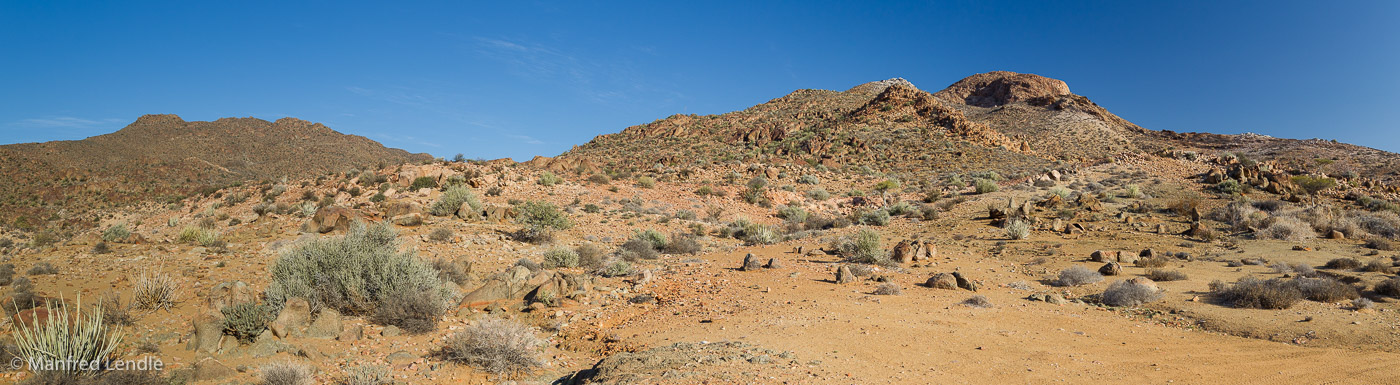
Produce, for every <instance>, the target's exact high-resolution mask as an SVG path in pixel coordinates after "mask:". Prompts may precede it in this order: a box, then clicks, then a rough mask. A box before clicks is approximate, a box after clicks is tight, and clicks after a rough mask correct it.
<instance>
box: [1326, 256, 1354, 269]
mask: <svg viewBox="0 0 1400 385" xmlns="http://www.w3.org/2000/svg"><path fill="white" fill-rule="evenodd" d="M1361 266H1362V263H1361V261H1359V260H1357V259H1356V258H1347V257H1343V258H1335V259H1332V260H1330V261H1327V264H1326V265H1323V266H1322V267H1323V268H1327V269H1343V270H1351V269H1356V268H1360V267H1361Z"/></svg>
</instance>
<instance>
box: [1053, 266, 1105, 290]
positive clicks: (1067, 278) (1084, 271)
mask: <svg viewBox="0 0 1400 385" xmlns="http://www.w3.org/2000/svg"><path fill="white" fill-rule="evenodd" d="M1099 281H1103V274H1099V272H1097V271H1093V270H1090V269H1089V268H1087V267H1084V266H1078V265H1075V266H1071V267H1069V268H1067V269H1064V270H1060V276H1059V278H1057V279H1055V286H1082V285H1088V284H1091V283H1096V282H1099Z"/></svg>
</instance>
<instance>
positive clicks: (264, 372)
mask: <svg viewBox="0 0 1400 385" xmlns="http://www.w3.org/2000/svg"><path fill="white" fill-rule="evenodd" d="M258 374H259V376H260V377H261V379H262V382H261V383H260V384H259V385H311V384H312V378H311V369H310V368H307V367H305V366H302V365H299V364H293V363H289V362H277V363H272V364H267V365H265V366H263V367H262V368H260V369H258Z"/></svg>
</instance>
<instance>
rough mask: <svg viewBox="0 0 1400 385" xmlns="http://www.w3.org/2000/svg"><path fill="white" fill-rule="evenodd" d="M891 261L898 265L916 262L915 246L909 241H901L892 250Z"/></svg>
mask: <svg viewBox="0 0 1400 385" xmlns="http://www.w3.org/2000/svg"><path fill="white" fill-rule="evenodd" d="M890 260H892V261H894V262H897V263H909V262H913V261H914V246H913V244H912V242H911V241H910V240H908V239H906V240H903V241H899V243H898V244H895V245H894V249H893V250H890Z"/></svg>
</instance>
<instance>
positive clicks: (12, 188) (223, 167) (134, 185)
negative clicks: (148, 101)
mask: <svg viewBox="0 0 1400 385" xmlns="http://www.w3.org/2000/svg"><path fill="white" fill-rule="evenodd" d="M428 158H429V156H428V155H426V154H410V153H408V152H406V151H403V150H399V149H392V148H386V147H384V146H383V145H381V144H379V143H378V142H375V141H373V140H370V139H367V138H364V137H361V136H355V135H345V134H341V133H339V132H336V131H335V130H332V129H330V128H328V127H326V126H325V125H322V124H319V123H312V122H307V121H304V120H299V119H294V118H283V119H279V120H277V121H275V122H268V121H265V120H261V119H255V118H223V119H219V120H216V121H212V122H198V121H196V122H187V121H185V120H183V119H180V117H179V116H175V115H145V116H142V117H140V118H139V119H137V120H136V122H134V123H132V124H130V125H128V126H127V127H125V128H123V129H121V130H120V131H117V132H114V133H111V134H106V135H99V136H94V137H91V138H87V139H83V140H71V141H53V142H45V143H23V144H12V145H5V146H0V170H4V174H5V175H7V176H8V177H9V178H10V179H9V181H8V183H5V184H3V185H0V208H3V210H0V211H3V213H4V214H0V215H2V216H3V220H4V221H5V223H6V224H10V225H18V226H19V227H31V226H38V225H40V224H42V223H43V222H45V221H47V220H48V219H49V218H50V217H52V216H53V214H55V213H57V212H59V211H64V212H67V213H78V212H82V211H84V210H86V209H89V208H99V207H110V206H116V205H123V204H127V203H131V202H136V201H149V200H165V199H174V198H179V197H183V196H186V195H189V194H193V193H197V192H199V191H200V190H202V189H210V188H212V187H218V186H224V185H229V184H233V183H237V182H242V181H248V180H257V179H269V178H280V177H291V178H301V177H308V176H314V175H318V174H325V173H327V172H330V171H344V170H346V169H349V168H353V167H361V168H365V167H376V166H381V165H384V164H396V163H402V162H407V161H412V160H423V159H428ZM62 217H63V218H64V220H67V221H82V220H83V218H82V217H81V216H75V215H64V216H62Z"/></svg>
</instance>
